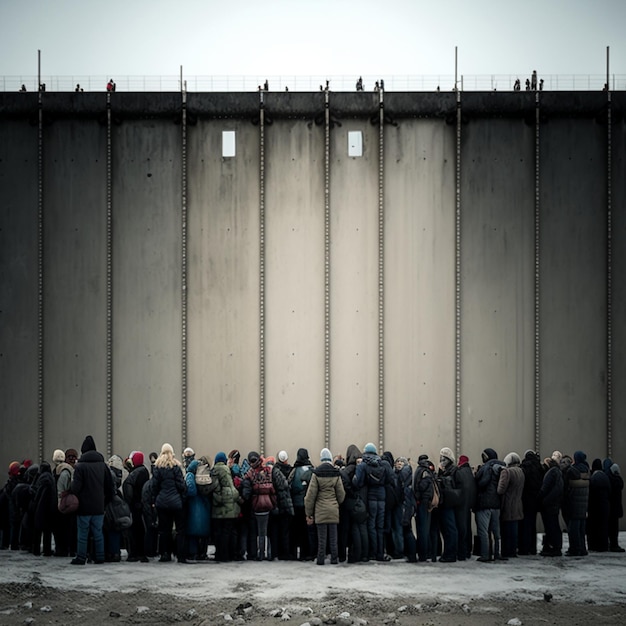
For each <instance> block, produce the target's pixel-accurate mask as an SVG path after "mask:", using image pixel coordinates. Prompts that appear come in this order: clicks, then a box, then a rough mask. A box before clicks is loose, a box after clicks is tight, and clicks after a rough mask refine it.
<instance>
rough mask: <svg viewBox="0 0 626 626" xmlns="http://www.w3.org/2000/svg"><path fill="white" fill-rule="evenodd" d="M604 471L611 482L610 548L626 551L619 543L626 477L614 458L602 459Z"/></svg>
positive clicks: (614, 550) (616, 550)
mask: <svg viewBox="0 0 626 626" xmlns="http://www.w3.org/2000/svg"><path fill="white" fill-rule="evenodd" d="M602 468H603V470H604V473H605V474H606V475H607V476H608V477H609V481H610V482H611V506H610V509H609V550H610V551H611V552H624V548H622V547H621V546H620V545H619V541H618V536H619V520H620V518H621V517H623V516H624V507H623V505H622V491H623V490H624V479H623V478H622V477H621V475H620V470H619V465H618V464H617V463H613V461H612V459H610V458H606V459H604V461H602Z"/></svg>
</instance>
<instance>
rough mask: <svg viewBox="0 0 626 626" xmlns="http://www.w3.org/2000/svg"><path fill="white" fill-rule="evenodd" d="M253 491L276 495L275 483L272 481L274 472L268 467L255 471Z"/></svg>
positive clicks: (259, 493)
mask: <svg viewBox="0 0 626 626" xmlns="http://www.w3.org/2000/svg"><path fill="white" fill-rule="evenodd" d="M252 493H253V494H254V495H259V496H260V495H274V494H275V490H274V483H273V482H272V472H271V471H268V469H267V468H263V469H262V470H261V471H259V472H255V474H254V477H253V479H252Z"/></svg>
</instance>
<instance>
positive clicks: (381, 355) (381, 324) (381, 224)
mask: <svg viewBox="0 0 626 626" xmlns="http://www.w3.org/2000/svg"><path fill="white" fill-rule="evenodd" d="M378 94H379V124H378V445H379V450H384V446H385V336H384V331H385V284H384V279H385V273H384V270H385V196H384V192H385V184H384V182H385V176H384V174H385V172H384V154H385V150H384V139H385V109H384V101H383V100H384V91H383V89H382V88H381V89H380V91H379V92H378Z"/></svg>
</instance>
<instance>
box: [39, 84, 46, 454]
mask: <svg viewBox="0 0 626 626" xmlns="http://www.w3.org/2000/svg"><path fill="white" fill-rule="evenodd" d="M37 103H38V111H37V113H38V131H37V431H38V446H39V460H40V461H42V460H43V459H44V319H43V315H44V258H43V255H44V232H43V229H44V214H43V205H44V202H43V93H42V90H41V86H40V87H39V94H38V100H37Z"/></svg>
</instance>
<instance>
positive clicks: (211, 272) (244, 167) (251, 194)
mask: <svg viewBox="0 0 626 626" xmlns="http://www.w3.org/2000/svg"><path fill="white" fill-rule="evenodd" d="M224 130H234V131H235V133H236V156H235V157H234V158H222V143H221V142H222V131H224ZM187 163H188V180H189V185H188V215H189V220H188V222H189V228H188V233H189V235H188V260H189V275H188V290H187V291H188V309H187V316H188V322H187V323H188V334H187V337H188V369H189V375H188V392H189V399H188V406H189V426H188V435H189V436H188V443H189V444H190V445H191V446H192V447H193V448H194V450H195V451H196V452H197V453H198V452H200V453H202V451H204V452H205V453H207V454H210V455H212V456H214V455H215V453H216V452H218V451H219V450H223V451H224V452H226V453H227V454H228V452H229V451H230V450H231V449H233V448H238V449H239V450H241V451H242V453H244V454H245V453H247V452H248V451H249V450H252V449H258V447H259V128H258V127H256V126H253V125H252V124H250V123H249V122H245V121H241V120H215V121H212V122H202V121H201V122H198V124H197V125H196V126H193V127H190V128H189V131H188V154H187Z"/></svg>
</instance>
